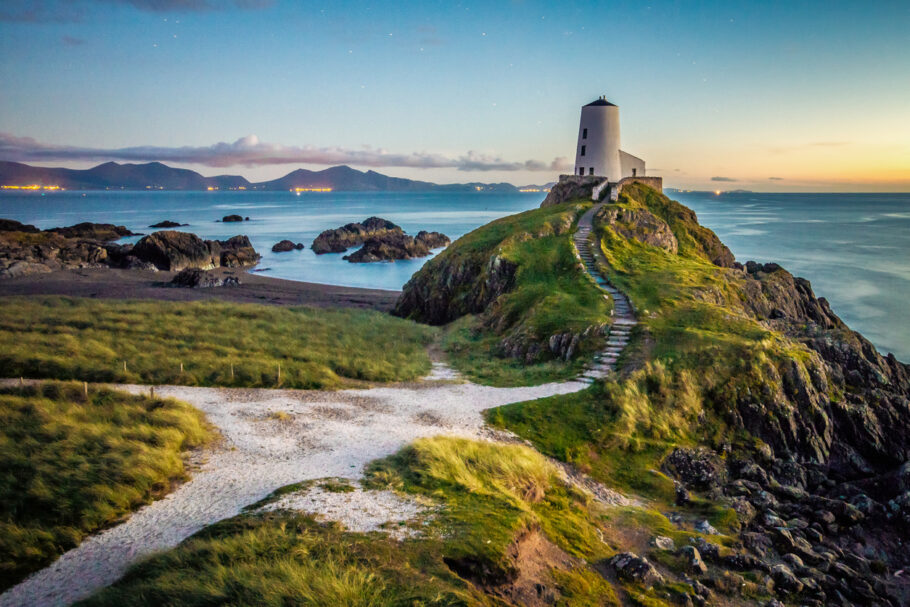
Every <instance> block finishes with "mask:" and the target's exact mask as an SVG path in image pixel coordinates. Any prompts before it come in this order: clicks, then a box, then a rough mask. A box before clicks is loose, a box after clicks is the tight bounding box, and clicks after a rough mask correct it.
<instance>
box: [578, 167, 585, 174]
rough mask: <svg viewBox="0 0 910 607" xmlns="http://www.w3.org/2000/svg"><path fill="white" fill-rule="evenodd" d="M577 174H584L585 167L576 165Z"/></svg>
mask: <svg viewBox="0 0 910 607" xmlns="http://www.w3.org/2000/svg"><path fill="white" fill-rule="evenodd" d="M578 174H579V175H584V174H585V167H578Z"/></svg>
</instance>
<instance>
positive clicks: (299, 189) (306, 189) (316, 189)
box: [288, 188, 332, 194]
mask: <svg viewBox="0 0 910 607" xmlns="http://www.w3.org/2000/svg"><path fill="white" fill-rule="evenodd" d="M288 191H289V192H297V193H298V194H299V193H300V192H331V191H332V188H293V189H290V190H288Z"/></svg>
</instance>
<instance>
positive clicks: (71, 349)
mask: <svg viewBox="0 0 910 607" xmlns="http://www.w3.org/2000/svg"><path fill="white" fill-rule="evenodd" d="M435 334H436V330H434V329H432V328H430V327H426V326H422V325H418V324H416V323H413V322H408V321H404V320H401V319H397V318H393V317H391V316H388V315H385V314H381V313H378V312H372V311H361V310H333V309H328V310H327V309H317V308H306V307H300V308H281V307H277V306H260V305H249V304H229V303H221V302H205V303H201V302H195V303H175V302H151V301H101V300H91V299H70V298H63V297H46V298H0V343H2V344H4V348H3V350H2V352H0V376H4V377H20V376H24V377H31V378H48V379H75V380H84V381H91V382H122V383H150V384H181V385H201V386H237V387H269V388H271V387H276V386H279V385H280V386H281V387H285V388H321V389H333V388H340V387H345V386H349V385H352V384H353V383H354V382H352V380H366V381H379V382H388V381H401V380H410V379H415V378H417V377H420V376H422V375H424V374H425V373H427V372H429V370H430V366H431V365H430V360H429V357H428V356H427V353H426V346H427V345H428V344H429V343H430V342H431V341H432V340H433V339H434V336H435ZM124 363H126V367H124ZM181 364H182V365H183V370H182V371H181ZM279 365H280V366H281V380H280V383H279V379H278V366H279ZM232 367H233V372H232Z"/></svg>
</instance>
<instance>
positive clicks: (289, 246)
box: [272, 240, 303, 253]
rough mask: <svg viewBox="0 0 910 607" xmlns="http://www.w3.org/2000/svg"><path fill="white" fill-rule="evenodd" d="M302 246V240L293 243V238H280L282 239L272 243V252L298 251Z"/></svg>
mask: <svg viewBox="0 0 910 607" xmlns="http://www.w3.org/2000/svg"><path fill="white" fill-rule="evenodd" d="M302 248H303V243H302V242H298V243H296V244H295V243H294V241H293V240H282V241H280V242H276V243H275V244H274V245H272V252H273V253H284V252H287V251H294V250H298V251H299V250H300V249H302Z"/></svg>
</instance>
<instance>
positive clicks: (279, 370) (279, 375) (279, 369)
mask: <svg viewBox="0 0 910 607" xmlns="http://www.w3.org/2000/svg"><path fill="white" fill-rule="evenodd" d="M278 385H279V386H280V385H281V363H278Z"/></svg>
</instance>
